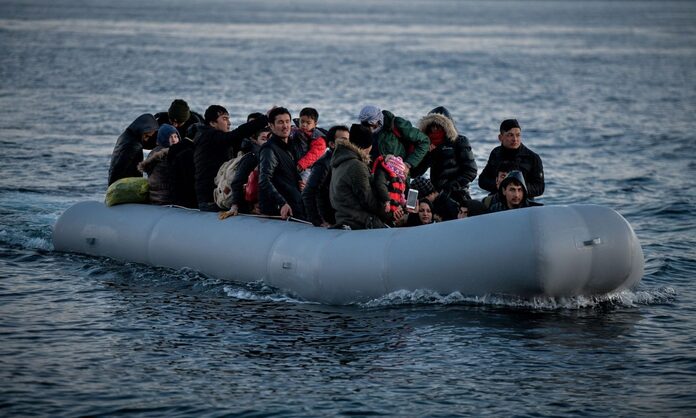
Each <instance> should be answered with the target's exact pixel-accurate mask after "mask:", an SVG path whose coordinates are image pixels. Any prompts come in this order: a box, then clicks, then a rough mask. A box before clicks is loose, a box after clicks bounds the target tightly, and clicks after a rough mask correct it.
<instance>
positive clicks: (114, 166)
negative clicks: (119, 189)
mask: <svg viewBox="0 0 696 418" xmlns="http://www.w3.org/2000/svg"><path fill="white" fill-rule="evenodd" d="M158 127H159V125H157V121H156V120H155V117H154V116H152V115H151V114H149V113H145V114H142V115H140V116H138V117H137V118H136V119H135V120H134V121H133V122H132V123H131V124H130V125H129V126H128V128H126V130H125V131H123V133H122V134H121V136H119V137H118V140H117V141H116V146H115V147H114V151H113V153H112V154H111V164H110V165H109V185H111V183H113V182H115V181H116V180H120V179H122V178H126V177H142V176H143V174H142V173H141V172H140V171H138V164H139V163H140V162H142V161H143V134H144V133H145V132H148V131H156V130H157V129H158Z"/></svg>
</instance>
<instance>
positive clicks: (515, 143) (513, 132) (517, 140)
mask: <svg viewBox="0 0 696 418" xmlns="http://www.w3.org/2000/svg"><path fill="white" fill-rule="evenodd" d="M498 140H500V143H501V144H502V145H503V147H505V148H508V149H517V148H519V147H520V145H522V130H521V129H520V128H512V129H510V130H509V131H507V132H503V133H502V134H500V135H498Z"/></svg>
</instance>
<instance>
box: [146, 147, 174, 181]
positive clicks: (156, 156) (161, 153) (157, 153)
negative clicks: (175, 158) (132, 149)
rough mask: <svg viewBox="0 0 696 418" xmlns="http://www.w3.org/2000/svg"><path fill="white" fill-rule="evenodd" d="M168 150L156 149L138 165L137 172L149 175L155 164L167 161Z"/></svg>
mask: <svg viewBox="0 0 696 418" xmlns="http://www.w3.org/2000/svg"><path fill="white" fill-rule="evenodd" d="M168 154H169V148H163V147H159V146H158V147H156V148H155V149H153V150H152V151H150V153H149V154H148V155H147V158H146V159H145V161H142V162H140V163H139V164H138V170H140V172H143V173H148V174H149V173H151V172H152V170H153V169H154V168H155V166H156V165H157V164H159V163H160V162H161V161H164V160H166V159H167V155H168Z"/></svg>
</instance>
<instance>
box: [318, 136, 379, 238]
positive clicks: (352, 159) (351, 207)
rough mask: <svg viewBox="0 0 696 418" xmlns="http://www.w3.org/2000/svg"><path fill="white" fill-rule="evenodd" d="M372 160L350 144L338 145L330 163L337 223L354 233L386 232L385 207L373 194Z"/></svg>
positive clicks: (332, 202) (332, 204)
mask: <svg viewBox="0 0 696 418" xmlns="http://www.w3.org/2000/svg"><path fill="white" fill-rule="evenodd" d="M368 161H369V158H367V157H364V156H363V154H362V153H361V151H360V149H358V148H357V147H356V146H355V145H353V144H351V143H350V142H346V143H340V144H336V150H335V151H334V155H333V158H332V159H331V206H333V207H334V209H336V223H337V224H339V225H348V226H349V227H350V228H351V229H374V228H384V227H385V224H384V222H383V221H382V219H380V216H386V214H385V215H382V214H383V213H384V207H383V206H382V204H381V203H380V202H379V201H378V200H377V198H376V197H375V194H374V192H373V190H372V185H371V181H370V169H369V167H368V166H367V163H368Z"/></svg>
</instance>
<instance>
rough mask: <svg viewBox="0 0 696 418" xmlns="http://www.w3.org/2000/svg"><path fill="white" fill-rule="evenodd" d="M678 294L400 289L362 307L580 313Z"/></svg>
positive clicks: (663, 299) (659, 300)
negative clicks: (524, 294) (548, 294)
mask: <svg viewBox="0 0 696 418" xmlns="http://www.w3.org/2000/svg"><path fill="white" fill-rule="evenodd" d="M676 294H677V292H676V291H675V290H674V289H673V288H671V287H664V288H658V289H653V290H641V291H631V290H622V291H620V292H614V293H608V294H605V295H597V296H573V297H560V298H557V297H533V298H523V297H520V296H513V295H495V294H487V295H483V296H467V295H463V294H461V293H459V292H454V293H450V294H448V295H441V294H440V293H437V292H434V291H430V290H415V291H407V290H398V291H396V292H392V293H389V294H387V295H385V296H382V297H380V298H377V299H374V300H371V301H369V302H366V303H362V304H360V306H364V307H368V308H374V307H385V306H399V305H424V304H425V305H453V304H460V305H474V306H491V307H506V308H516V309H524V310H541V311H556V310H579V309H592V308H607V307H609V308H620V307H636V306H638V305H655V304H661V303H670V302H672V301H673V300H674V299H675V298H676Z"/></svg>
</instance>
